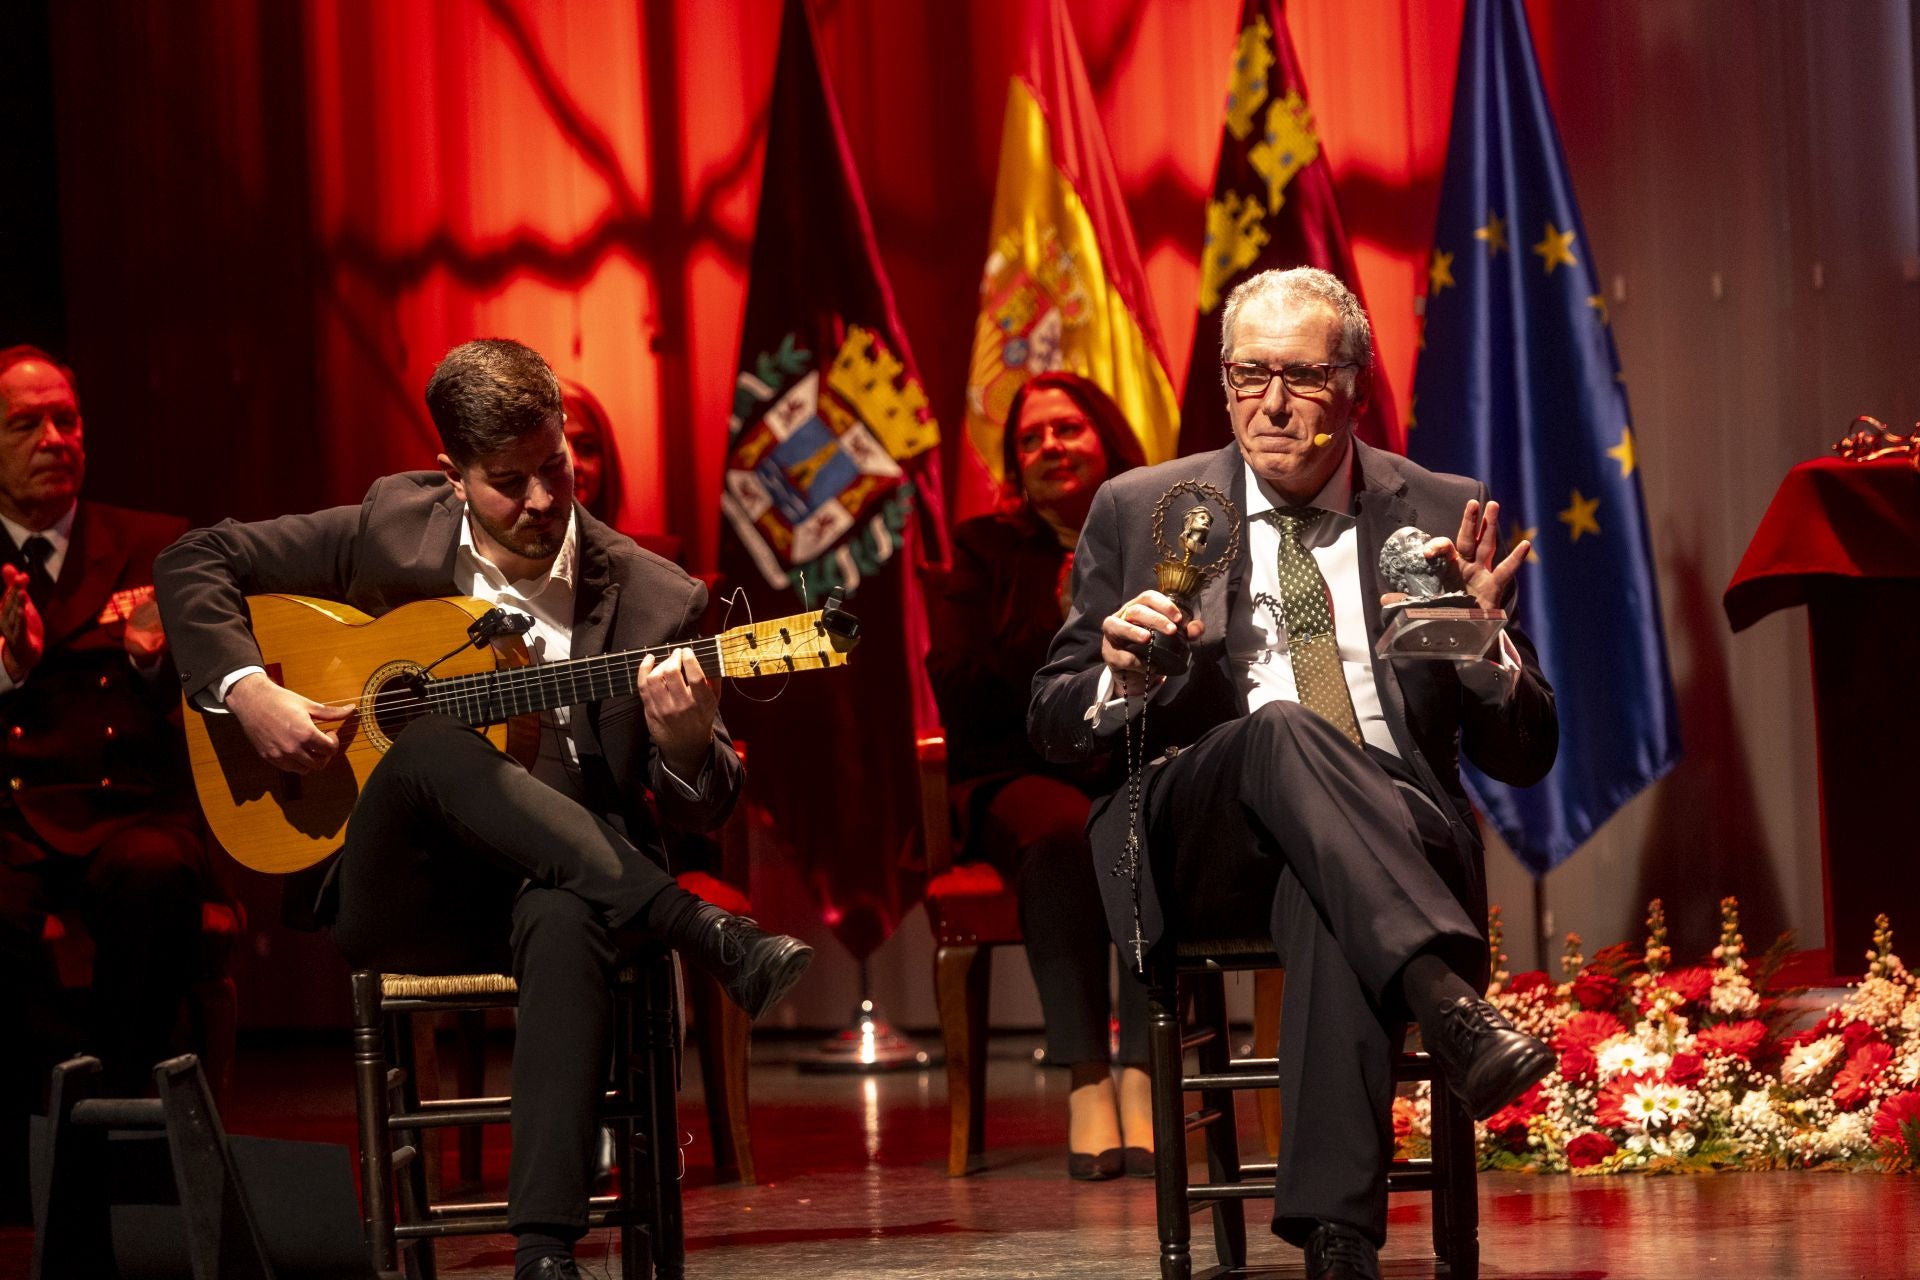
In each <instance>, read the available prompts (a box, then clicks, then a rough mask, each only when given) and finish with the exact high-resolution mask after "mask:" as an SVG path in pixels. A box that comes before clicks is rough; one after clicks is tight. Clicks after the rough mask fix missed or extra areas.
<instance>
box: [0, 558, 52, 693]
mask: <svg viewBox="0 0 1920 1280" xmlns="http://www.w3.org/2000/svg"><path fill="white" fill-rule="evenodd" d="M0 587H3V588H4V590H3V591H0V644H4V645H5V648H4V649H0V662H4V663H5V664H6V668H7V674H8V675H9V676H11V677H12V678H13V680H14V682H15V683H16V684H17V683H19V682H20V681H22V680H24V679H26V678H27V672H29V671H31V670H33V668H34V667H35V665H37V664H38V663H39V661H40V653H41V650H42V649H44V648H45V647H46V642H47V624H46V622H45V620H44V619H42V618H41V617H40V610H39V608H38V607H37V606H36V605H35V604H34V603H33V597H31V596H29V595H28V594H27V575H26V573H25V572H24V571H22V570H20V569H18V568H16V567H14V566H13V565H10V564H8V565H0Z"/></svg>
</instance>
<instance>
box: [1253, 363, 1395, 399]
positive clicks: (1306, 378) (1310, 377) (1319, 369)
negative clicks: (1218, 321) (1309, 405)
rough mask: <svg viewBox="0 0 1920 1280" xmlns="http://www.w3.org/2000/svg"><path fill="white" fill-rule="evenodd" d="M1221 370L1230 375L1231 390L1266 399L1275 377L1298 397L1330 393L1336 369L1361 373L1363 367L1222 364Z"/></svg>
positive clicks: (1330, 364) (1331, 364)
mask: <svg viewBox="0 0 1920 1280" xmlns="http://www.w3.org/2000/svg"><path fill="white" fill-rule="evenodd" d="M1220 367H1221V368H1222V369H1225V370H1226V371H1227V385H1228V386H1229V387H1232V388H1233V389H1234V390H1235V391H1244V392H1246V393H1247V394H1248V395H1256V396H1263V395H1265V394H1266V393H1267V388H1268V387H1269V386H1271V385H1272V384H1273V380H1274V378H1275V377H1278V378H1279V379H1280V380H1281V381H1282V382H1284V383H1286V384H1287V390H1288V391H1291V392H1293V393H1294V394H1295V395H1310V394H1312V393H1313V392H1315V391H1325V390H1326V389H1327V381H1328V379H1330V378H1332V377H1333V371H1334V370H1335V369H1358V368H1359V367H1360V366H1359V365H1358V364H1356V363H1355V362H1353V361H1351V360H1346V361H1340V362H1337V363H1333V362H1328V363H1322V364H1288V365H1282V366H1280V367H1279V368H1278V369H1269V368H1267V366H1266V365H1263V364H1255V363H1253V362H1251V361H1246V360H1222V361H1221V362H1220Z"/></svg>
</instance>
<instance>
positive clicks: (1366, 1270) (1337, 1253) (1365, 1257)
mask: <svg viewBox="0 0 1920 1280" xmlns="http://www.w3.org/2000/svg"><path fill="white" fill-rule="evenodd" d="M1307 1280H1380V1251H1379V1250H1378V1249H1375V1248H1374V1247H1373V1241H1371V1240H1369V1239H1367V1238H1366V1237H1365V1236H1363V1235H1361V1234H1360V1233H1359V1232H1358V1231H1355V1230H1354V1229H1353V1228H1352V1227H1349V1226H1346V1225H1344V1224H1342V1223H1338V1222H1323V1223H1321V1224H1320V1225H1319V1226H1317V1227H1315V1228H1314V1229H1313V1234H1312V1235H1310V1236H1308V1237H1307Z"/></svg>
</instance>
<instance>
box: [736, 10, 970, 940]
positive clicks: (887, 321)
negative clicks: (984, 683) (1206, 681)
mask: <svg viewBox="0 0 1920 1280" xmlns="http://www.w3.org/2000/svg"><path fill="white" fill-rule="evenodd" d="M770 118H771V120H772V124H771V126H770V128H769V132H768V136H767V159H766V171H765V176H764V178H763V179H762V185H761V193H760V211H759V221H758V225H757V229H756V231H755V235H754V243H753V257H752V265H751V277H750V279H749V282H748V290H747V304H746V315H745V318H744V320H743V322H742V325H741V336H740V359H739V365H738V369H737V372H736V374H735V379H734V395H733V412H732V415H731V417H730V419H729V421H728V424H727V459H726V471H725V477H724V489H723V491H722V495H721V510H722V514H723V517H724V518H723V523H722V529H721V538H720V562H721V569H722V571H723V574H724V577H725V580H726V585H727V587H728V588H732V587H744V588H746V589H747V591H748V593H749V595H750V596H751V597H752V598H754V599H757V600H759V601H762V602H763V603H762V604H761V605H760V606H759V607H757V608H756V609H755V612H756V614H758V615H759V616H762V617H765V616H766V615H767V614H768V613H770V612H771V613H776V614H777V613H788V612H792V611H794V610H795V609H812V608H816V607H818V606H819V604H820V603H821V601H822V600H823V599H824V598H825V597H826V596H827V594H828V592H829V591H830V590H832V589H834V588H836V587H837V588H840V589H842V590H843V591H844V592H845V593H846V597H847V603H848V607H849V608H850V609H851V610H852V612H853V613H854V614H855V615H856V616H858V618H859V619H860V624H861V641H860V644H859V647H858V648H856V649H855V650H854V651H853V654H852V659H851V661H850V662H849V663H848V665H847V666H846V667H844V668H841V669H838V670H834V671H829V672H825V673H808V674H801V675H796V676H794V677H792V678H791V679H789V680H788V681H787V683H786V684H785V685H784V686H779V685H778V684H777V682H776V681H774V680H767V679H761V680H756V681H754V682H752V684H751V685H750V686H746V687H743V688H742V689H741V690H740V691H739V692H738V694H736V695H733V696H729V697H728V698H727V700H726V702H725V704H724V706H723V711H724V714H725V716H726V720H727V725H728V728H729V730H730V731H731V732H732V733H733V735H734V736H735V737H736V738H737V739H739V740H741V741H744V742H746V743H747V744H748V746H749V753H748V783H747V795H748V797H749V799H750V800H751V801H752V802H753V803H754V804H755V805H756V806H758V807H760V808H761V809H763V810H764V812H765V813H766V815H767V816H768V818H769V819H770V820H771V823H772V827H773V830H774V833H775V834H776V836H777V838H778V840H779V843H780V844H781V845H782V846H783V847H784V848H786V849H787V850H788V851H790V852H791V854H792V856H793V857H794V858H795V859H796V860H797V862H798V865H799V867H800V869H801V871H802V874H803V875H804V877H805V879H806V882H807V884H808V886H809V888H810V889H811V890H812V892H813V893H814V895H815V896H816V898H817V900H818V902H819V904H820V909H821V914H822V919H823V920H824V921H825V922H826V923H827V924H828V925H829V926H830V927H832V928H833V930H834V932H835V934H836V936H838V937H839V938H840V940H841V941H842V942H844V943H845V944H846V945H847V946H848V948H849V949H850V950H852V951H853V953H854V954H855V955H856V956H864V955H866V954H868V953H869V952H871V951H872V950H873V948H874V947H877V946H878V945H879V944H880V943H881V942H884V941H885V940H886V938H887V937H888V935H890V934H891V933H892V931H893V928H894V926H895V925H896V924H897V923H898V922H899V920H900V918H901V916H902V915H903V914H904V912H905V911H906V910H907V909H908V908H910V907H911V906H912V905H913V898H912V895H913V892H914V887H915V884H916V881H915V879H914V877H913V876H911V875H909V874H907V868H908V867H910V866H911V865H914V864H916V863H917V861H918V857H917V855H918V850H919V817H920V808H919V804H920V801H919V782H918V773H917V769H916V764H915V753H914V742H915V737H916V734H917V733H918V732H919V731H921V730H923V729H928V728H931V727H932V726H933V725H935V724H937V723H938V712H937V710H936V709H935V706H934V702H933V696H932V693H931V690H930V689H929V687H928V685H927V679H926V670H925V655H926V621H925V609H924V606H923V604H922V601H921V593H920V583H919V577H918V573H919V570H920V568H921V567H922V565H923V564H924V563H926V562H927V561H929V560H934V561H937V560H942V559H944V558H945V547H946V533H945V518H944V514H943V510H942V502H941V483H940V463H939V449H938V447H937V446H938V445H939V442H940V430H939V426H938V424H937V423H936V422H935V421H934V418H933V415H932V413H931V411H930V410H929V408H928V405H927V397H926V392H925V390H924V388H923V387H922V386H921V383H920V378H919V374H918V373H917V372H916V370H915V368H914V363H913V355H912V353H911V351H909V349H908V347H907V340H906V334H905V332H904V331H903V330H902V329H901V327H900V320H899V316H898V315H897V313H896V312H895V309H894V304H893V294H892V290H891V289H890V288H889V287H888V285H887V280H886V276H885V273H884V272H883V270H882V268H881V263H880V255H879V252H878V249H877V248H876V246H875V244H874V238H873V228H872V222H871V220H870V218H869V217H868V214H867V205H866V200H865V197H864V196H863V195H862V194H861V190H860V183H859V179H858V177H857V175H856V174H855V172H854V168H853V159H852V155H851V152H850V151H849V149H848V146H847V140H846V134H845V131H844V129H843V128H842V126H841V120H840V112H839V108H838V107H837V105H836V104H835V102H834V99H833V93H832V90H831V87H830V86H829V85H828V83H827V81H826V79H825V77H824V75H823V74H822V71H821V67H820V59H819V53H818V44H817V40H816V38H815V33H814V29H813V19H812V17H811V15H810V14H809V12H808V10H807V7H806V5H805V4H803V3H802V2H801V0H787V4H786V8H785V14H784V16H783V19H782V29H781V37H780V55H779V63H778V67H777V70H776V72H775V79H774V89H773V98H772V103H771V106H770ZM744 621H745V618H744V617H743V616H742V615H741V613H740V612H739V611H738V610H737V609H736V610H735V611H734V612H733V614H732V615H731V616H730V617H729V618H728V622H729V624H731V625H738V624H739V623H741V622H744ZM855 780H857V782H858V786H857V788H856V787H854V786H852V785H851V783H852V782H853V781H855ZM940 835H941V838H945V833H944V832H942V833H940Z"/></svg>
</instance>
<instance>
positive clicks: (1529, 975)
mask: <svg viewBox="0 0 1920 1280" xmlns="http://www.w3.org/2000/svg"><path fill="white" fill-rule="evenodd" d="M1546 985H1547V975H1546V974H1544V973H1542V972H1541V971H1540V970H1538V969H1529V970H1528V971H1527V972H1525V973H1516V974H1514V975H1513V979H1512V980H1511V981H1510V982H1508V983H1507V990H1508V991H1511V992H1512V993H1513V994H1514V995H1516V996H1523V995H1525V994H1526V993H1527V992H1529V991H1536V990H1538V989H1539V988H1541V987H1544V986H1546Z"/></svg>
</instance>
